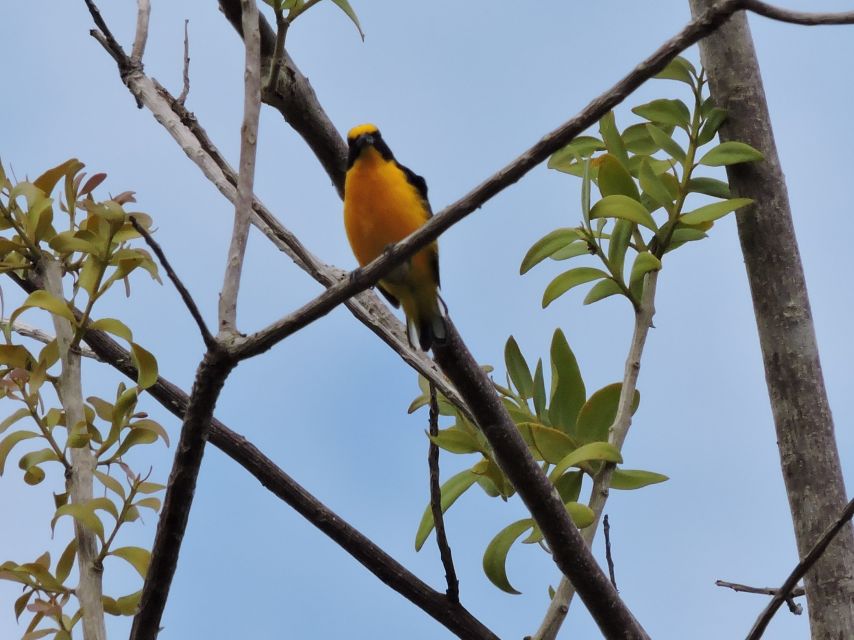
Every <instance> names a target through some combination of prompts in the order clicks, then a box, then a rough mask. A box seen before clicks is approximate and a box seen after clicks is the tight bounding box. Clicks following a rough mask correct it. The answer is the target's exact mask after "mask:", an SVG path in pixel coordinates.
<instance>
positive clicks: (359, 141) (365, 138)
mask: <svg viewBox="0 0 854 640" xmlns="http://www.w3.org/2000/svg"><path fill="white" fill-rule="evenodd" d="M374 142H376V139H375V138H374V136H373V134H371V133H364V134H362V135H360V136H359V137H358V138H356V148H358V149H364V148H365V147H372V146H374Z"/></svg>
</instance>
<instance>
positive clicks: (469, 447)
mask: <svg viewBox="0 0 854 640" xmlns="http://www.w3.org/2000/svg"><path fill="white" fill-rule="evenodd" d="M428 437H429V438H430V440H432V441H433V442H434V443H436V444H437V445H438V446H439V447H441V448H442V449H444V450H445V451H450V452H451V453H476V452H478V451H480V444H479V443H478V441H477V440H476V439H475V438H474V436H472V435H471V434H470V433H468V432H466V431H464V430H462V429H460V428H458V427H450V428H448V429H442V430H441V431H440V432H439V433H438V435H436V436H428Z"/></svg>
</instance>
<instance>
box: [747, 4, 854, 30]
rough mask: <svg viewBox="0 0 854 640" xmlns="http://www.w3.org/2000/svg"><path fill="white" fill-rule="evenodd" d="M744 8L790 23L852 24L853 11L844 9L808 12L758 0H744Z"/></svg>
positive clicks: (811, 24) (814, 24) (853, 18)
mask: <svg viewBox="0 0 854 640" xmlns="http://www.w3.org/2000/svg"><path fill="white" fill-rule="evenodd" d="M743 7H744V9H746V10H748V11H752V12H753V13H756V14H759V15H760V16H765V17H766V18H771V19H772V20H779V21H780V22H790V23H792V24H801V25H805V26H817V25H833V24H854V11H845V12H841V13H808V12H806V11H792V10H790V9H781V8H780V7H775V6H773V5H770V4H768V3H767V2H760V0H744V3H743Z"/></svg>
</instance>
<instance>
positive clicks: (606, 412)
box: [576, 382, 640, 443]
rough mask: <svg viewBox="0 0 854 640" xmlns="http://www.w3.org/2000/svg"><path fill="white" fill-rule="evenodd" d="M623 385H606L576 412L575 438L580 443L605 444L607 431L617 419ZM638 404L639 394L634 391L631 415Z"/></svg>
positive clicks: (616, 383)
mask: <svg viewBox="0 0 854 640" xmlns="http://www.w3.org/2000/svg"><path fill="white" fill-rule="evenodd" d="M622 390H623V385H622V383H620V382H615V383H613V384H609V385H606V386H604V387H602V388H601V389H599V390H597V391H596V392H595V393H593V394H592V395H591V396H590V397H589V398H588V399H587V402H585V403H584V406H583V407H581V411H579V412H578V427H577V433H576V435H577V437H578V439H579V440H580V441H581V442H584V443H587V442H607V441H608V430H609V429H610V428H611V425H612V424H613V423H614V418H616V417H617V407H618V405H619V402H620V393H621V392H622ZM638 404H640V393H638V392H637V390H636V391H635V395H634V399H633V400H632V407H631V409H632V414H634V412H635V411H637V408H638Z"/></svg>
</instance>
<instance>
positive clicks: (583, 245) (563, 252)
mask: <svg viewBox="0 0 854 640" xmlns="http://www.w3.org/2000/svg"><path fill="white" fill-rule="evenodd" d="M589 253H590V245H589V244H587V242H586V241H584V240H576V241H575V242H573V243H571V244H568V245H566V246H565V247H564V248H563V249H558V250H557V251H555V252H554V253H553V254H552V255H550V256H549V258H551V259H552V260H568V259H570V258H575V257H576V256H581V255H584V254H589Z"/></svg>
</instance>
